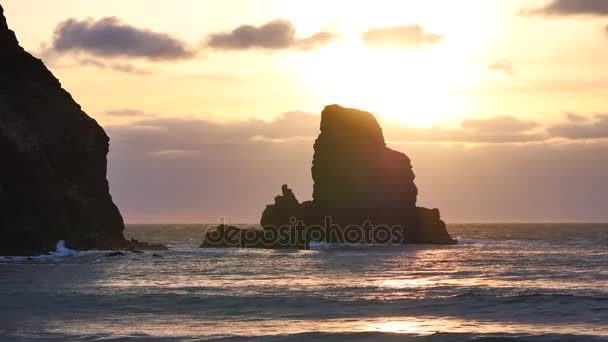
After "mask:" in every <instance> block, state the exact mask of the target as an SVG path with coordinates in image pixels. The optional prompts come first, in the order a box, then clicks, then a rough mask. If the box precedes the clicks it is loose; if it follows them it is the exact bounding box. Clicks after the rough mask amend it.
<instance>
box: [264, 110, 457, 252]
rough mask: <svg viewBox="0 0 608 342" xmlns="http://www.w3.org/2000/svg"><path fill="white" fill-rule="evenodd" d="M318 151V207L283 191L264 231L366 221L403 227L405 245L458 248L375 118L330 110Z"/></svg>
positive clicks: (315, 168)
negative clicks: (421, 202)
mask: <svg viewBox="0 0 608 342" xmlns="http://www.w3.org/2000/svg"><path fill="white" fill-rule="evenodd" d="M314 150H315V153H314V157H313V165H312V178H313V180H314V189H313V201H312V202H304V203H302V204H301V205H299V206H298V205H297V200H296V198H295V196H294V195H293V193H292V191H291V190H290V189H289V188H288V187H287V186H286V185H284V186H283V189H282V190H283V195H282V196H277V197H276V198H275V204H274V205H269V206H267V207H266V209H265V210H264V213H263V215H262V220H261V224H262V225H263V226H268V225H274V226H278V225H289V224H291V222H292V221H293V220H291V221H290V219H291V218H292V217H295V218H296V219H297V220H302V221H303V222H304V223H305V224H306V225H314V224H322V223H323V222H324V220H325V217H331V223H332V224H334V225H338V226H340V227H342V228H344V227H347V226H348V225H358V226H362V225H364V223H365V222H366V221H369V222H370V224H371V225H373V226H377V225H388V226H394V225H400V226H402V227H403V231H402V234H403V241H402V242H403V243H435V244H453V243H455V241H454V240H453V239H452V238H451V237H450V236H449V234H448V232H447V230H446V227H445V223H444V222H443V221H441V219H440V216H439V210H437V209H432V210H431V209H426V208H419V207H417V206H416V197H417V195H418V189H417V188H416V185H415V184H414V177H415V176H414V172H413V171H412V165H411V162H410V159H409V158H408V157H407V156H406V155H405V154H403V153H401V152H397V151H394V150H391V149H390V148H388V147H386V143H385V141H384V137H383V135H382V128H381V127H380V125H379V124H378V122H377V121H376V119H375V118H374V116H373V115H372V114H371V113H368V112H364V111H360V110H356V109H348V108H343V107H340V106H338V105H332V106H328V107H326V108H325V109H324V110H323V113H322V117H321V134H320V135H319V137H318V138H317V140H316V142H315V145H314ZM326 239H327V241H335V240H336V239H335V238H332V237H329V236H328V237H327V238H326ZM338 242H341V241H338Z"/></svg>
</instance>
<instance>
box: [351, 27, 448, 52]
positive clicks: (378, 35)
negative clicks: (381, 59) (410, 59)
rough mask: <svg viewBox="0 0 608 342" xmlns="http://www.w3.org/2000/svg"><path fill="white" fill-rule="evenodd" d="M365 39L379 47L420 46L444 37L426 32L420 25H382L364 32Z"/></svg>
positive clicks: (373, 45) (370, 44)
mask: <svg viewBox="0 0 608 342" xmlns="http://www.w3.org/2000/svg"><path fill="white" fill-rule="evenodd" d="M362 38H363V41H365V42H366V43H367V44H368V45H369V46H371V47H377V48H404V49H411V48H419V47H421V46H422V45H425V44H429V45H430V44H437V43H439V42H440V41H441V40H442V39H443V37H442V36H440V35H438V34H435V33H428V32H425V31H424V29H423V28H422V27H421V26H419V25H408V26H393V27H380V28H374V29H371V30H369V31H367V32H365V33H363V36H362Z"/></svg>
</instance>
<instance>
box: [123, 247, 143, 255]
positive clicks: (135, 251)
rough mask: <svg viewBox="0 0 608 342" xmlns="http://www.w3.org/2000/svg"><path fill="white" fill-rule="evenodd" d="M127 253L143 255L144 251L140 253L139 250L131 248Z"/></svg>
mask: <svg viewBox="0 0 608 342" xmlns="http://www.w3.org/2000/svg"><path fill="white" fill-rule="evenodd" d="M126 251H127V252H131V253H135V254H143V251H140V250H139V249H135V248H133V247H129V248H127V249H126Z"/></svg>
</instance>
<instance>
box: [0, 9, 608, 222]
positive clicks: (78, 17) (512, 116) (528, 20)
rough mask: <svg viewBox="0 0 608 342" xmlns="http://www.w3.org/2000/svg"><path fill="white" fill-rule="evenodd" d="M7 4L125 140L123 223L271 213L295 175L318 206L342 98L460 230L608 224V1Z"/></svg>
mask: <svg viewBox="0 0 608 342" xmlns="http://www.w3.org/2000/svg"><path fill="white" fill-rule="evenodd" d="M2 5H3V7H4V10H5V15H6V17H7V19H8V23H9V26H10V27H11V29H13V30H14V31H15V32H16V34H17V37H18V39H19V41H20V43H21V45H22V46H24V47H25V48H26V49H27V50H28V51H29V52H30V53H32V54H34V55H36V56H38V57H40V58H42V59H43V60H44V61H45V63H46V64H47V66H48V67H49V68H50V69H51V70H52V71H53V73H54V74H55V76H57V77H58V78H59V79H60V81H61V82H62V84H63V86H64V87H65V88H66V90H68V91H69V92H70V93H71V94H72V96H73V97H74V98H75V99H76V101H77V102H79V103H80V104H81V105H82V107H83V110H85V111H86V112H87V113H88V114H89V115H90V116H92V117H93V118H95V119H96V120H97V121H98V122H99V123H100V124H101V125H103V126H104V128H105V129H106V131H107V132H108V134H109V135H110V137H111V139H112V141H111V153H110V157H109V160H110V164H109V178H110V185H111V191H112V193H113V195H114V198H115V200H116V202H117V204H118V205H119V207H120V208H121V210H122V212H123V215H124V216H125V219H126V221H127V222H215V221H216V220H217V217H218V216H226V217H227V219H228V221H231V222H256V221H258V220H259V216H260V214H261V211H262V209H263V208H264V206H265V204H267V203H271V202H272V200H273V197H274V196H275V195H276V194H278V192H279V190H280V186H281V184H283V183H287V184H289V185H290V186H292V187H293V188H294V191H295V193H296V195H297V196H298V197H299V199H300V200H306V199H309V198H310V194H311V190H312V189H311V184H312V180H311V179H310V161H311V159H312V142H313V141H314V138H315V136H316V135H317V134H318V124H319V119H320V116H319V113H320V112H321V110H322V109H323V107H324V106H325V105H328V104H332V103H338V104H340V105H342V106H346V107H355V108H359V109H363V110H368V111H371V112H373V113H375V114H376V115H377V117H378V118H379V119H380V121H381V122H382V125H383V128H384V133H385V137H386V139H387V142H388V143H389V145H390V146H391V147H392V148H395V149H397V150H400V151H402V152H405V153H407V154H408V155H409V156H410V157H411V159H412V161H413V165H414V172H415V173H416V174H417V176H418V177H417V185H418V187H419V189H420V196H419V202H420V204H421V205H424V206H429V207H438V208H440V209H441V211H442V214H443V216H444V218H445V219H446V220H447V221H448V222H455V221H458V222H467V221H517V222H529V221H553V222H555V221H585V222H588V221H607V220H608V204H607V203H608V181H606V178H605V177H606V175H608V139H607V138H608V1H604V0H538V1H531V0H525V1H524V0H512V1H502V0H462V1H447V0H392V1H391V0H373V1H371V0H370V1H366V0H360V1H352V0H351V1H346V0H344V1H341V0H324V1H317V0H307V1H301V0H173V1H151V0H128V1H125V0H104V1H93V0H53V1H49V0H2ZM245 25H246V26H245Z"/></svg>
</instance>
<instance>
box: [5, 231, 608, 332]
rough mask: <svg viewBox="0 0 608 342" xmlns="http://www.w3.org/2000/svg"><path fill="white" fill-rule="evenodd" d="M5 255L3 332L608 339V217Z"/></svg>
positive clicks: (183, 237)
mask: <svg viewBox="0 0 608 342" xmlns="http://www.w3.org/2000/svg"><path fill="white" fill-rule="evenodd" d="M207 227H208V226H206V225H130V226H128V228H127V232H126V233H127V235H128V236H130V237H134V238H137V239H139V240H143V241H149V242H162V243H166V244H168V245H169V246H170V250H169V251H166V252H154V253H157V255H156V256H154V255H153V254H154V253H153V252H146V253H144V254H132V253H127V254H126V255H125V256H118V257H112V258H110V257H106V252H76V251H70V250H69V249H67V248H65V246H64V245H62V244H59V246H58V251H57V252H56V253H54V254H52V255H48V256H42V257H35V258H31V259H27V258H10V257H0V341H66V340H68V341H113V340H116V341H118V340H120V341H125V340H135V341H148V340H155V341H197V340H211V339H220V340H236V341H241V340H250V339H254V340H258V341H299V340H307V339H316V340H327V341H333V340H349V341H351V340H366V341H375V340H395V341H605V340H608V225H607V224H604V225H602V224H594V225H591V224H590V225H580V224H458V225H450V226H449V230H450V233H451V234H452V235H453V236H456V237H459V241H460V243H459V244H458V245H456V246H430V245H417V246H413V245H411V246H375V247H374V246H353V245H335V246H332V245H314V246H313V247H314V248H313V249H312V250H253V249H249V250H245V249H236V248H235V249H200V248H198V245H199V244H200V242H201V240H202V238H203V235H204V232H205V230H206V229H207Z"/></svg>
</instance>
